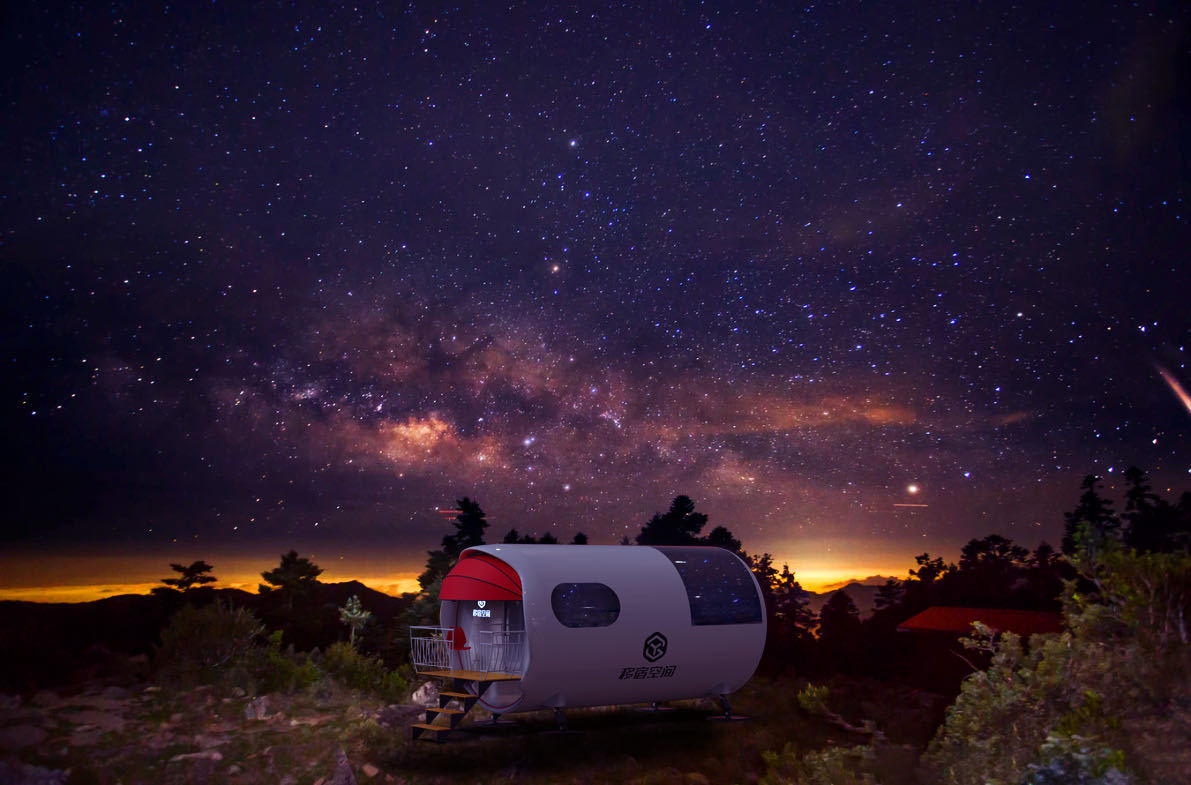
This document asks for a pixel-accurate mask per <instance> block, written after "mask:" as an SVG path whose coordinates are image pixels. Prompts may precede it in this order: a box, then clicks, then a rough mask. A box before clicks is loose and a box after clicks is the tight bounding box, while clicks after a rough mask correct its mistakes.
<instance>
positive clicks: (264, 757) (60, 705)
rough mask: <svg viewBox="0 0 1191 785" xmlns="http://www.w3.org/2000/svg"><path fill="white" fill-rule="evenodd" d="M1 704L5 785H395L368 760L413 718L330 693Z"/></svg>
mask: <svg viewBox="0 0 1191 785" xmlns="http://www.w3.org/2000/svg"><path fill="white" fill-rule="evenodd" d="M0 701H3V703H2V705H0V755H2V756H3V757H2V758H0V783H2V784H5V785H6V784H7V783H30V784H32V783H46V784H47V785H48V784H49V783H115V782H122V783H129V784H131V783H141V782H144V783H149V782H153V783H203V782H228V783H264V782H275V783H280V784H282V785H299V784H300V783H321V784H322V785H330V784H331V783H335V785H344V783H351V782H358V781H376V782H402V781H403V778H402V777H399V776H395V775H394V774H392V773H390V772H386V771H382V769H381V767H380V766H378V765H376V764H375V763H373V762H370V759H369V754H370V753H376V754H382V753H387V752H389V750H388V749H387V747H388V746H389V745H391V744H392V743H393V742H394V741H395V740H397V739H399V738H404V737H405V735H406V734H407V733H408V731H407V730H406V727H407V726H408V724H409V722H412V721H414V720H413V716H414V715H415V714H417V711H418V709H417V707H416V706H384V705H381V704H379V703H378V702H377V701H375V700H369V699H367V698H366V697H364V696H361V695H359V694H358V693H354V692H350V691H343V690H339V689H336V688H334V687H329V688H326V689H322V690H318V689H316V690H313V691H310V692H308V693H299V694H292V695H266V696H262V697H255V698H254V697H250V696H247V695H245V694H243V692H241V691H233V692H232V693H231V694H227V695H218V694H216V691H215V690H214V689H213V688H211V687H198V688H196V689H193V690H183V691H165V690H162V689H161V688H159V687H156V686H149V687H143V688H140V689H137V690H129V689H127V688H124V687H119V686H108V687H92V688H90V689H85V690H83V691H82V692H78V693H76V694H70V695H66V694H58V693H54V692H39V693H37V694H35V695H33V696H32V698H31V699H29V700H28V701H22V700H20V699H19V698H17V697H14V696H3V697H0Z"/></svg>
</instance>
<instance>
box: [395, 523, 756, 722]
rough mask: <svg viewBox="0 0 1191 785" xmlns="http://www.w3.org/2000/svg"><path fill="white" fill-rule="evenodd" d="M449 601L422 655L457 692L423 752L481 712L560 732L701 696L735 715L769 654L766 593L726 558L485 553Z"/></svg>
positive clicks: (515, 549)
mask: <svg viewBox="0 0 1191 785" xmlns="http://www.w3.org/2000/svg"><path fill="white" fill-rule="evenodd" d="M440 598H441V602H442V604H441V607H440V612H439V624H438V625H437V626H434V627H415V628H413V629H411V645H412V650H413V660H414V663H415V665H416V667H417V668H418V670H419V671H420V672H422V673H426V674H428V675H434V676H440V677H444V678H447V679H450V680H451V682H450V685H449V686H448V688H447V689H444V690H443V691H442V693H441V694H440V708H439V709H430V710H428V712H427V717H426V722H425V723H419V724H417V725H415V726H414V731H413V733H414V737H415V738H419V737H421V738H430V739H433V740H441V739H442V737H443V736H444V735H445V734H446V733H447V732H449V731H450V729H451V728H453V727H455V726H456V725H457V724H458V722H459V721H460V720H461V719H462V716H463V714H465V713H466V712H467V710H469V709H470V708H471V707H472V705H474V704H475V703H477V702H478V703H479V705H480V706H482V707H483V708H485V709H487V710H488V711H489V712H492V713H493V714H496V715H500V714H507V713H512V712H522V711H535V710H540V709H547V708H550V709H555V710H556V715H557V717H558V718H559V722H560V724H562V723H563V722H564V720H563V715H562V710H563V709H566V708H578V707H583V706H601V705H608V704H615V703H643V702H652V703H657V702H661V701H669V700H678V699H682V698H698V697H703V696H712V697H718V698H722V699H723V703H724V707H725V710H726V711H727V695H728V694H729V693H732V692H734V691H735V690H737V689H739V688H740V687H741V686H743V685H744V684H745V683H746V682H747V681H748V680H749V679H750V678H751V677H752V675H753V672H754V671H755V670H756V669H757V665H758V663H759V662H760V660H761V652H762V650H763V649H764V647H765V634H766V622H765V612H764V603H763V600H762V597H761V590H760V587H759V586H758V585H757V581H756V579H755V578H754V577H753V574H752V571H751V570H749V568H748V565H746V564H745V563H744V561H743V560H741V559H740V557H738V556H736V554H734V553H732V552H731V551H727V550H724V549H722V548H709V547H663V546H659V547H652V546H618V545H612V546H600V545H482V546H478V547H475V548H468V549H467V550H466V551H464V552H463V554H462V555H461V556H460V559H459V563H458V564H457V565H456V566H455V567H454V569H452V570H451V572H450V573H448V575H447V577H446V578H445V579H444V580H443V585H442V592H441V595H440ZM456 701H457V702H458V703H459V704H461V706H462V708H452V707H450V704H451V703H453V702H456ZM441 717H446V718H447V719H448V720H449V724H448V725H442V724H436V723H435V720H436V719H439V718H441Z"/></svg>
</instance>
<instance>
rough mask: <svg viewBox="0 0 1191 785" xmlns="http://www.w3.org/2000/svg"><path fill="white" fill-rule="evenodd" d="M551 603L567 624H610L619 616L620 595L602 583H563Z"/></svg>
mask: <svg viewBox="0 0 1191 785" xmlns="http://www.w3.org/2000/svg"><path fill="white" fill-rule="evenodd" d="M550 607H551V608H553V609H554V616H555V618H557V619H558V620H559V621H560V622H562V624H563V625H565V626H567V627H607V626H608V625H609V624H611V623H612V622H614V621H616V619H617V617H618V616H620V598H619V597H617V596H616V592H614V591H612V589H610V588H608V587H607V586H605V585H604V584H602V583H560V584H558V585H557V586H555V587H554V591H553V592H551V593H550Z"/></svg>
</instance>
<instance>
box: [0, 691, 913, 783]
mask: <svg viewBox="0 0 1191 785" xmlns="http://www.w3.org/2000/svg"><path fill="white" fill-rule="evenodd" d="M796 691H797V685H795V684H792V683H785V682H767V681H762V680H754V682H753V683H752V684H750V685H749V687H747V688H746V689H745V690H744V691H742V692H741V693H740V694H738V695H737V696H735V702H734V708H736V709H738V710H740V711H742V712H743V713H745V714H748V715H750V719H749V720H747V721H744V722H730V723H724V722H715V721H710V720H711V718H712V717H713V716H714V715H716V714H718V710H717V709H716V708H715V707H714V706H713V704H711V703H710V702H709V701H684V702H680V703H679V704H677V708H676V710H674V711H666V712H654V711H650V710H648V709H647V708H645V707H613V708H605V709H591V710H584V711H575V712H569V713H568V719H569V720H570V727H571V729H572V732H569V733H559V732H558V731H557V729H556V727H555V725H554V722H553V717H552V715H550V714H547V713H542V714H529V715H517V717H516V718H515V719H514V720H513V721H502V723H501V724H500V725H497V726H492V725H489V724H487V723H488V721H489V720H490V718H489V717H487V716H486V715H484V714H483V713H482V712H480V711H478V710H476V711H474V712H473V714H475V715H478V716H473V717H470V718H469V720H468V721H467V722H466V723H465V727H466V725H467V724H470V725H471V730H462V729H461V730H459V731H456V732H455V733H454V734H453V735H452V737H451V739H450V740H449V741H448V742H447V743H446V744H443V745H438V744H433V743H429V742H422V741H417V742H411V741H410V740H409V725H410V724H411V723H412V722H416V721H419V720H420V719H421V711H420V708H419V707H418V706H417V705H415V704H401V705H393V704H390V705H386V704H384V703H383V702H381V701H379V700H377V699H375V698H370V697H368V696H366V695H361V694H360V693H358V692H355V691H351V690H345V689H342V688H340V687H338V686H337V685H335V684H334V683H332V682H321V683H319V684H318V685H316V686H315V687H313V688H311V689H309V690H305V691H301V692H296V693H292V694H269V695H265V696H259V697H254V696H250V695H246V694H244V693H243V692H242V691H240V690H232V691H230V692H221V691H220V690H219V689H217V688H213V687H209V686H207V687H198V688H195V689H186V690H165V689H161V688H160V687H157V686H143V685H142V686H138V687H128V686H115V685H108V686H103V685H92V686H90V687H88V688H85V689H82V690H79V691H74V692H66V691H63V692H60V693H55V692H40V693H37V694H35V695H32V696H30V697H28V698H25V699H22V698H18V697H15V696H0V785H34V784H36V785H51V784H55V785H66V784H69V785H83V784H91V785H114V784H115V783H123V785H135V784H137V783H153V784H154V785H159V784H162V785H173V784H177V785H181V784H183V783H187V784H189V783H231V784H232V785H239V784H240V783H244V784H247V783H272V784H276V785H346V784H347V783H360V784H361V785H364V784H365V783H406V785H415V784H416V785H429V784H430V783H441V784H445V783H456V782H530V783H584V784H585V785H593V784H594V783H616V785H636V784H639V785H647V784H651V783H684V784H685V785H701V784H710V783H747V782H756V781H758V779H759V778H760V777H761V776H762V775H763V774H764V772H765V765H764V763H763V761H762V758H761V755H762V752H764V751H766V750H780V749H782V747H783V746H784V745H785V744H787V743H788V742H794V743H795V744H796V745H798V746H800V747H805V748H807V749H815V748H820V747H822V746H824V745H831V744H855V743H859V742H860V741H863V739H860V738H855V737H850V736H849V734H847V733H841V732H840V731H839V730H838V728H832V727H830V726H828V725H826V724H824V723H823V722H821V721H820V720H819V719H817V718H813V717H808V716H807V715H805V714H804V713H803V712H800V711H799V709H798V708H797V707H796V701H795V698H794V695H795V693H796ZM415 699H422V700H433V695H432V694H428V693H427V691H426V690H422V691H421V692H420V694H415ZM867 699H868V698H867V697H866V692H865V691H860V692H858V700H867ZM882 703H883V704H887V705H898V704H900V705H901V706H902V708H901V709H899V711H902V712H903V714H904V706H905V703H906V702H905V701H904V700H902V699H900V698H899V699H897V700H894V701H882ZM864 708H865V707H861V706H859V705H858V710H863V709H864ZM872 709H873V707H872V706H868V707H867V710H868V711H867V713H869V714H871V713H872ZM928 714H929V712H922V711H919V712H917V713H916V714H914V715H905V716H913V717H917V718H918V719H916V720H915V722H929V720H928ZM899 723H900V720H899ZM923 727H924V728H926V727H927V726H926V725H924V726H923ZM912 764H913V761H912V759H910V760H906V761H902V762H900V763H899V764H898V767H899V768H901V769H903V770H905V772H906V774H907V775H908V772H909V769H910V768H912ZM882 781H885V780H882ZM890 781H892V782H897V781H899V777H896V776H895V777H893V778H892V779H891V780H890Z"/></svg>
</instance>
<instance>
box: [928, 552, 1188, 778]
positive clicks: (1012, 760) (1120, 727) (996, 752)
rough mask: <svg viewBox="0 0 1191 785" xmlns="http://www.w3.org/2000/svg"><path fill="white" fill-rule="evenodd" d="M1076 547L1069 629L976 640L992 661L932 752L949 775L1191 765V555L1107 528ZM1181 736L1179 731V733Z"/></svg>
mask: <svg viewBox="0 0 1191 785" xmlns="http://www.w3.org/2000/svg"><path fill="white" fill-rule="evenodd" d="M1095 545H1096V548H1094V549H1092V548H1085V549H1084V550H1083V551H1082V552H1081V553H1080V554H1079V555H1077V558H1076V565H1077V567H1078V569H1079V571H1080V574H1081V577H1082V579H1083V584H1082V585H1083V586H1085V587H1093V588H1094V591H1092V592H1089V593H1086V594H1085V593H1081V592H1080V591H1078V590H1077V587H1076V586H1075V585H1072V586H1069V587H1068V591H1067V596H1066V598H1065V602H1064V612H1065V620H1066V623H1067V628H1068V630H1069V631H1068V632H1065V633H1063V634H1061V635H1049V636H1035V637H1034V638H1032V639H1031V647H1030V649H1029V650H1026V649H1025V647H1023V645H1022V643H1021V641H1020V640H1019V639H1018V638H1017V637H1016V636H1014V635H1005V636H1003V637H1002V638H1001V640H1000V641H999V642H998V641H995V640H994V639H993V636H992V634H991V632H990V631H989V630H988V629H987V628H983V629H977V634H976V635H975V636H974V638H973V640H970V641H966V642H965V643H966V645H969V646H971V647H975V648H979V649H983V650H986V651H990V652H992V655H993V656H992V664H991V665H990V667H989V669H988V670H987V671H985V672H980V673H974V674H972V675H971V676H969V677H968V678H967V679H966V680H965V681H964V684H963V688H962V690H961V692H960V695H959V697H958V698H957V699H956V701H955V704H954V705H953V706H952V707H951V709H950V710H948V713H947V718H946V720H945V721H944V724H943V726H942V727H941V728H940V730H939V733H938V734H937V735H936V737H935V739H934V741H932V742H931V745H930V748H929V749H928V751H927V755H926V757H925V762H926V764H927V765H928V766H929V767H931V768H933V770H934V772H935V773H936V774H937V775H938V776H939V777H940V779H941V780H942V781H943V782H946V783H950V784H953V785H968V783H971V785H977V784H979V785H984V783H986V782H990V781H995V782H1000V783H1028V784H1029V785H1049V783H1057V782H1073V783H1075V782H1087V783H1102V784H1104V785H1109V784H1113V785H1118V784H1120V783H1127V782H1131V781H1133V780H1132V779H1131V778H1132V777H1133V776H1134V774H1136V775H1137V776H1138V777H1139V778H1140V779H1141V780H1143V781H1154V782H1164V781H1177V780H1179V779H1180V777H1181V775H1183V774H1185V772H1186V771H1187V770H1188V768H1189V767H1191V745H1188V744H1187V743H1186V740H1187V739H1188V738H1191V708H1189V707H1191V645H1189V641H1188V632H1187V603H1188V600H1191V556H1189V555H1187V554H1143V555H1138V554H1136V553H1133V552H1131V551H1125V550H1122V549H1121V548H1120V547H1119V546H1118V545H1115V544H1114V543H1113V542H1112V541H1111V540H1103V539H1102V540H1097V541H1096V542H1095ZM1172 738H1179V739H1180V741H1179V742H1177V743H1173V744H1172V743H1171V740H1172Z"/></svg>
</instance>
